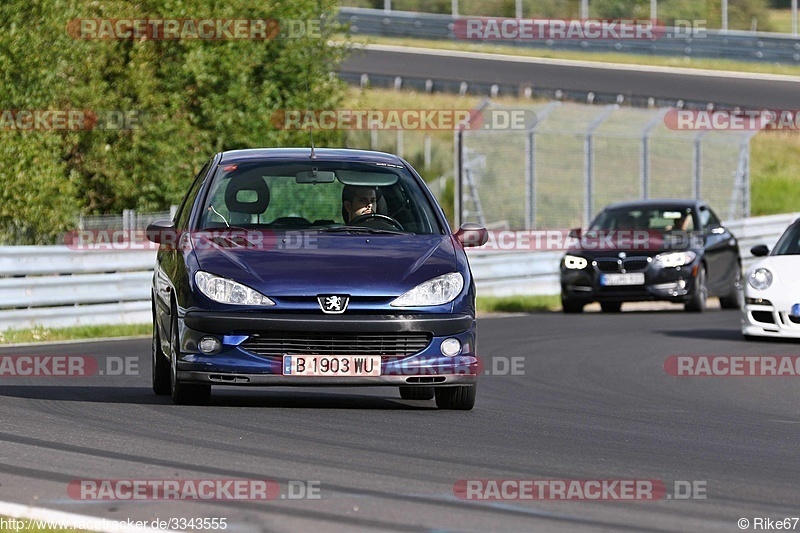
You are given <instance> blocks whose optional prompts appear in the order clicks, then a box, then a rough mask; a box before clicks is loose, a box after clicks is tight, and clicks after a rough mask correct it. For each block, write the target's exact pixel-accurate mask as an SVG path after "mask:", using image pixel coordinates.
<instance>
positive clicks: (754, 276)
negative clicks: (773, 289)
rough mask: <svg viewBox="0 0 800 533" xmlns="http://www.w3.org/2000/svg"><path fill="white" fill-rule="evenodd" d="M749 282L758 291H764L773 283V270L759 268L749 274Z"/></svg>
mask: <svg viewBox="0 0 800 533" xmlns="http://www.w3.org/2000/svg"><path fill="white" fill-rule="evenodd" d="M747 283H748V284H749V285H750V286H751V287H753V288H754V289H755V290H757V291H763V290H764V289H766V288H767V287H769V286H770V285H772V272H770V271H769V270H767V269H766V268H757V269H755V270H753V271H752V272H750V275H749V276H747Z"/></svg>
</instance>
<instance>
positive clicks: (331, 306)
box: [317, 294, 350, 315]
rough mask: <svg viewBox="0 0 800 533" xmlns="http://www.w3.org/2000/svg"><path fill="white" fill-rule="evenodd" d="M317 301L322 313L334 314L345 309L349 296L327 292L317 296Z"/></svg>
mask: <svg viewBox="0 0 800 533" xmlns="http://www.w3.org/2000/svg"><path fill="white" fill-rule="evenodd" d="M317 301H318V302H319V306H320V308H321V309H322V312H323V313H328V314H332V315H335V314H339V313H344V310H345V309H347V303H348V302H349V301H350V297H349V296H346V295H337V294H328V295H323V296H317Z"/></svg>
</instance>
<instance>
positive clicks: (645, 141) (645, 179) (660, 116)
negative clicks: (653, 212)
mask: <svg viewBox="0 0 800 533" xmlns="http://www.w3.org/2000/svg"><path fill="white" fill-rule="evenodd" d="M667 111H669V108H667V107H665V108H663V109H661V110H660V111H659V112H658V113H656V115H655V116H654V117H653V118H651V119H650V122H648V123H647V124H645V126H644V129H643V130H642V198H644V199H647V198H650V170H651V166H650V134H651V133H652V132H653V129H655V127H656V126H658V125H659V124H660V123H661V122H662V121H663V120H664V115H666V114H667Z"/></svg>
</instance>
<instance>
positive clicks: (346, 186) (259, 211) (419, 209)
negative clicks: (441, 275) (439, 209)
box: [198, 161, 444, 235]
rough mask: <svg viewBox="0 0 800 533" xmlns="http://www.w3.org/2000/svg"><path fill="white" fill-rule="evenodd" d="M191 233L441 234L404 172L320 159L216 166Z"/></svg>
mask: <svg viewBox="0 0 800 533" xmlns="http://www.w3.org/2000/svg"><path fill="white" fill-rule="evenodd" d="M198 227H199V228H200V229H218V228H219V229H225V228H244V229H270V230H319V231H330V232H332V233H346V232H348V231H365V232H377V233H387V234H389V233H415V234H423V235H431V234H444V230H443V228H442V225H441V224H440V223H439V221H438V219H437V217H436V215H435V211H434V209H433V207H432V205H431V203H430V202H429V200H428V198H427V197H426V196H425V195H424V194H423V191H422V190H421V188H420V186H419V184H418V183H417V181H416V180H415V178H414V177H413V176H411V175H410V174H409V173H408V171H407V170H406V169H404V168H400V167H395V166H392V167H388V166H386V165H381V164H374V163H346V162H323V161H308V162H305V161H303V162H289V163H287V162H264V161H260V162H256V163H245V164H238V165H235V164H231V165H221V166H220V167H219V168H218V169H217V171H216V173H215V176H214V179H213V182H212V184H211V187H210V189H209V192H208V194H207V196H206V201H205V204H204V206H203V211H202V216H201V218H200V222H199V226H198Z"/></svg>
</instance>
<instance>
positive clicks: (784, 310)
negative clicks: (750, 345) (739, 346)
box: [742, 287, 800, 339]
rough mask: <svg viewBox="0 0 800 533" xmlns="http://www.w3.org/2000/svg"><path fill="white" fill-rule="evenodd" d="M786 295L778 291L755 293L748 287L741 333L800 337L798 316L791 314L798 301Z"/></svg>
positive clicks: (799, 296)
mask: <svg viewBox="0 0 800 533" xmlns="http://www.w3.org/2000/svg"><path fill="white" fill-rule="evenodd" d="M786 296H787V295H785V294H781V293H780V292H779V291H769V293H765V292H764V291H761V292H759V293H758V294H755V291H753V290H752V289H750V287H748V288H747V290H746V291H745V304H744V307H743V308H742V335H750V336H761V337H782V338H794V339H800V317H795V316H792V314H791V309H792V306H793V305H795V304H797V303H798V302H796V301H793V300H791V299H790V298H791V297H789V298H787V297H786ZM797 299H799V300H800V295H797Z"/></svg>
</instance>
